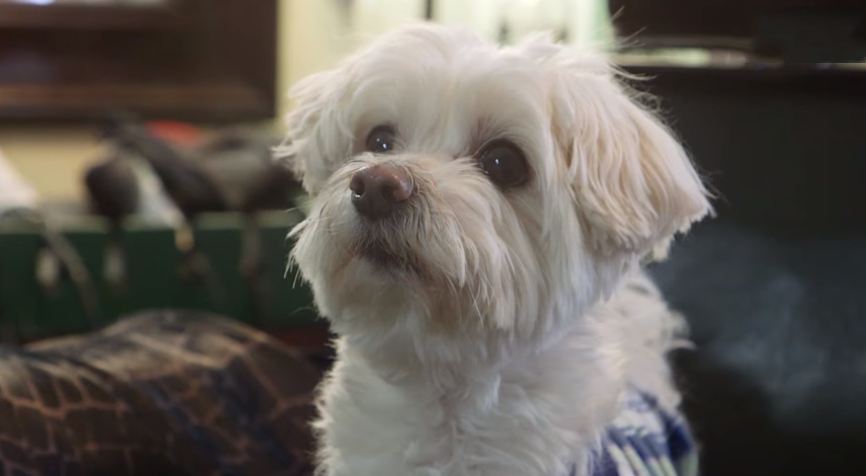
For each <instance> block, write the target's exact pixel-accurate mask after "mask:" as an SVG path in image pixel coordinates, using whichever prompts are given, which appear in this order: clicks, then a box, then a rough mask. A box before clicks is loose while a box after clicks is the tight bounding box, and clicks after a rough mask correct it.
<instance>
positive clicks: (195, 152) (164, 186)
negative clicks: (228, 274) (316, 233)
mask: <svg viewBox="0 0 866 476" xmlns="http://www.w3.org/2000/svg"><path fill="white" fill-rule="evenodd" d="M102 136H103V137H104V139H105V140H107V141H108V142H109V143H110V144H112V146H113V147H112V152H111V157H110V158H109V159H108V160H105V161H102V162H100V163H98V164H96V165H95V166H93V167H92V168H91V169H90V170H88V172H87V174H86V177H85V184H86V186H87V190H88V192H89V195H90V199H91V202H92V203H93V205H94V210H95V211H96V212H98V213H101V214H103V215H105V216H106V218H108V219H109V223H110V225H111V227H110V238H109V246H108V248H107V249H106V250H105V253H106V254H105V259H104V265H103V275H104V277H105V279H106V281H107V282H109V283H111V284H112V285H113V286H114V287H117V288H123V287H125V285H126V281H127V278H128V276H127V272H126V266H125V263H124V256H125V253H124V250H123V248H122V247H121V244H120V241H121V238H120V237H121V229H122V224H123V220H124V219H125V218H126V217H130V216H136V217H139V218H144V219H145V220H146V221H149V222H151V223H161V224H163V225H167V226H169V227H171V228H174V229H176V230H177V235H176V236H177V238H176V241H177V246H178V248H179V250H180V251H181V252H182V253H183V255H184V257H185V258H184V260H183V263H182V264H181V267H182V273H183V275H184V276H185V277H186V279H188V280H189V281H193V282H203V283H205V284H206V285H207V287H208V289H209V290H210V293H211V295H212V296H213V299H214V300H217V301H219V300H221V299H222V298H223V295H224V294H225V293H224V289H223V288H222V287H221V286H220V284H219V280H218V279H217V276H216V274H215V272H214V270H213V266H212V265H211V263H210V260H208V259H207V257H206V256H205V255H204V254H203V253H201V252H200V250H199V247H198V246H197V243H196V240H195V237H194V234H193V232H192V229H191V227H190V225H189V224H190V222H191V221H192V220H194V219H195V217H196V216H197V215H199V214H201V213H208V212H226V211H230V212H240V213H242V214H243V215H244V224H243V230H242V234H241V236H242V242H241V247H242V257H241V260H240V262H239V263H238V268H239V269H238V272H239V273H240V274H241V275H242V276H243V278H244V279H245V282H246V284H247V285H248V286H249V287H250V288H251V289H250V290H251V294H252V296H253V300H254V305H255V308H256V309H255V310H254V314H255V315H263V314H265V313H266V309H265V308H266V307H267V305H266V303H267V302H268V301H269V298H268V293H269V289H268V287H267V282H266V278H265V274H266V273H265V272H264V267H265V264H264V263H262V260H263V256H264V253H263V252H262V250H261V244H260V241H261V240H260V236H259V224H258V221H257V212H259V211H263V210H287V209H289V208H290V207H292V206H293V204H294V198H295V197H296V196H298V195H299V194H300V191H301V186H300V184H299V183H298V182H297V181H296V180H295V179H294V176H293V175H292V173H291V172H290V171H289V170H288V168H286V167H284V166H282V165H280V164H277V163H275V162H274V160H273V159H272V155H273V147H274V146H276V145H277V142H276V141H274V140H271V139H270V137H268V136H266V135H264V134H261V133H258V132H254V131H252V130H246V129H241V128H226V129H223V130H221V131H218V132H216V133H213V134H210V135H208V134H204V133H201V132H200V131H198V130H197V129H196V128H194V127H193V126H190V125H186V126H184V125H183V124H182V123H166V122H158V123H156V124H150V125H147V124H143V123H141V122H140V121H138V120H136V119H135V118H133V117H129V116H128V115H127V114H115V115H112V116H110V117H108V118H107V119H106V120H105V121H104V124H103V127H102ZM161 137H169V138H173V141H172V142H169V141H167V140H163V139H162V138H161ZM174 141H177V142H174Z"/></svg>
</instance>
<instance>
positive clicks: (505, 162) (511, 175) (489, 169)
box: [477, 141, 529, 189]
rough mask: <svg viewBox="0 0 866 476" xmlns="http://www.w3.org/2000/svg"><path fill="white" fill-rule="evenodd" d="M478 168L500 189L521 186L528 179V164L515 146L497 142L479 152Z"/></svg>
mask: <svg viewBox="0 0 866 476" xmlns="http://www.w3.org/2000/svg"><path fill="white" fill-rule="evenodd" d="M477 157H478V166H479V167H481V170H483V171H484V173H485V174H487V176H488V177H490V181H491V182H493V183H495V184H496V185H497V186H499V187H500V188H503V189H504V188H511V187H517V186H518V185H523V184H524V183H525V182H526V180H527V179H529V164H527V163H526V157H525V156H524V155H523V152H521V150H520V149H519V148H517V146H516V145H514V144H512V143H510V142H504V141H501V142H500V141H497V142H495V143H492V144H489V145H488V146H486V147H485V148H484V149H482V150H481V152H480V153H479V154H477Z"/></svg>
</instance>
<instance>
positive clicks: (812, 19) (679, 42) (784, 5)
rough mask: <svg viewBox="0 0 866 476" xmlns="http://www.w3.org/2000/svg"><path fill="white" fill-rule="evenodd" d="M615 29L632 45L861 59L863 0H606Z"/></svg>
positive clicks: (864, 47) (865, 29)
mask: <svg viewBox="0 0 866 476" xmlns="http://www.w3.org/2000/svg"><path fill="white" fill-rule="evenodd" d="M609 7H610V12H611V15H613V18H614V24H615V27H616V30H617V34H618V35H619V36H621V37H623V38H627V39H628V40H629V44H631V45H633V46H634V47H638V48H649V49H651V48H704V49H709V50H731V49H733V50H743V51H747V52H750V53H752V54H754V55H755V57H756V58H760V59H761V61H767V60H770V61H773V60H778V61H782V62H784V63H846V62H860V61H864V60H866V1H864V0H755V1H749V0H746V1H738V2H732V1H721V2H689V1H680V0H637V1H636V0H610V1H609Z"/></svg>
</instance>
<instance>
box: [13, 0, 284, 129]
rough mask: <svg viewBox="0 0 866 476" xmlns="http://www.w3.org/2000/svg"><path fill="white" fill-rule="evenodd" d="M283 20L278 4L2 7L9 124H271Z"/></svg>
mask: <svg viewBox="0 0 866 476" xmlns="http://www.w3.org/2000/svg"><path fill="white" fill-rule="evenodd" d="M277 17H278V15H277V1H276V0H256V1H255V2H250V1H248V0H166V1H164V2H159V3H154V4H149V5H141V4H131V3H128V2H117V3H90V2H82V3H65V4H64V3H56V2H55V3H50V4H47V5H40V4H36V3H20V2H8V1H0V70H2V71H3V73H0V120H5V119H38V120H45V119H48V120H66V119H73V120H80V119H93V118H96V117H99V115H100V114H101V113H102V111H104V110H106V109H125V110H129V111H132V112H135V113H137V114H139V115H142V116H144V117H147V118H154V117H173V118H178V119H183V120H196V121H247V120H259V119H269V118H272V117H273V116H274V113H275V111H276V70H277V66H276V64H277V58H276V50H277ZM10 68H14V72H13V70H12V69H10Z"/></svg>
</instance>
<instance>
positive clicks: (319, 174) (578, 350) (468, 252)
mask: <svg viewBox="0 0 866 476" xmlns="http://www.w3.org/2000/svg"><path fill="white" fill-rule="evenodd" d="M617 76H618V75H617V73H616V71H615V70H614V69H613V68H612V67H610V66H609V65H608V64H607V63H606V62H605V61H604V60H603V59H601V58H598V57H596V56H592V55H587V54H582V53H579V52H575V51H570V50H568V49H566V48H564V47H561V46H559V45H556V44H554V43H553V42H551V41H550V40H549V39H548V38H547V37H537V38H532V39H530V40H528V41H526V42H525V43H523V44H521V45H519V46H517V47H514V48H507V49H499V48H497V47H496V46H493V45H490V44H487V43H485V42H483V41H481V40H479V39H478V38H477V37H475V36H474V35H472V34H471V33H468V32H466V31H464V30H460V29H452V28H446V27H438V26H431V25H415V26H411V27H408V28H405V29H402V30H400V31H397V32H395V33H392V34H390V35H387V36H385V37H383V38H381V39H380V40H378V41H376V42H374V43H373V44H372V45H370V46H369V47H368V48H366V49H365V50H363V51H361V52H360V53H358V54H356V55H355V56H353V57H351V58H349V59H348V60H347V61H345V62H344V63H343V64H341V65H340V66H339V67H338V68H337V69H335V70H334V71H329V72H325V73H321V74H318V75H314V76H312V77H310V78H308V79H306V80H304V81H303V82H302V83H300V84H299V85H298V86H297V87H296V88H295V89H294V97H295V100H296V108H295V109H294V112H293V113H292V114H291V115H290V117H289V125H290V133H289V137H288V139H287V141H286V144H285V146H284V147H283V148H282V149H281V150H280V153H281V155H283V156H285V157H287V158H288V159H289V163H290V164H291V166H292V167H293V169H294V171H295V172H297V173H298V174H299V175H300V176H301V177H302V178H303V181H304V185H305V187H306V188H307V190H308V191H309V192H310V193H311V194H312V195H313V196H314V197H315V200H314V203H313V206H312V211H311V213H310V214H309V217H308V218H307V219H306V220H305V221H304V222H303V223H301V224H300V225H299V226H298V227H297V228H296V229H295V230H293V232H292V233H293V235H294V236H295V237H296V238H297V243H296V245H295V247H294V251H293V259H294V261H295V262H296V264H297V266H298V268H299V270H300V273H301V276H302V277H303V279H305V280H306V281H307V282H309V283H310V285H311V286H312V288H313V291H314V295H315V302H316V305H317V306H318V309H319V310H320V312H321V313H322V315H324V316H326V317H327V318H328V319H329V320H330V322H331V324H332V328H333V330H334V331H335V332H336V333H337V334H338V335H339V338H338V340H337V342H336V345H337V350H338V356H339V357H338V362H337V363H336V365H335V367H334V369H333V371H332V372H331V374H330V376H329V378H328V379H327V380H326V381H325V382H324V384H323V386H322V388H321V399H320V402H319V411H320V417H319V419H318V421H317V422H316V428H317V429H318V431H319V437H320V440H319V456H320V458H321V470H322V472H323V474H326V475H329V476H343V475H359V476H406V475H425V476H438V475H442V476H446V475H448V476H452V475H453V476H457V475H461V476H464V475H479V476H481V475H484V476H493V475H496V476H509V475H515V476H516V475H520V476H536V475H537V476H561V475H565V474H567V472H568V468H569V467H570V465H572V464H577V465H578V467H579V468H582V469H584V470H585V469H586V468H587V467H588V464H589V462H590V461H589V459H590V455H591V454H592V450H593V449H594V445H596V444H597V442H598V439H599V437H600V435H601V433H602V432H603V430H604V428H605V426H606V425H607V424H608V423H609V422H610V421H611V420H612V418H613V417H614V415H615V414H616V412H617V410H618V407H617V403H618V399H619V397H620V396H621V395H622V393H623V391H624V389H625V388H626V386H627V385H631V386H636V387H638V388H640V389H642V390H644V391H647V392H650V393H652V394H654V395H656V396H658V397H659V399H660V401H661V402H662V403H663V404H664V405H667V406H669V407H674V406H676V405H677V404H678V394H677V392H676V391H675V390H674V388H673V386H672V385H671V383H670V378H669V371H668V367H667V364H666V362H665V353H666V352H667V351H668V350H670V349H671V348H672V347H674V346H675V345H677V344H678V340H677V339H678V335H679V334H678V330H679V327H680V324H679V319H677V318H676V317H675V316H674V315H673V314H672V313H671V312H670V311H668V309H667V307H666V305H665V303H664V301H663V300H662V298H661V297H660V296H659V293H658V291H657V290H656V289H655V287H654V286H653V285H652V283H651V282H650V281H649V280H648V279H647V278H646V277H645V276H644V275H643V274H642V272H640V271H639V270H638V264H639V262H640V260H642V259H644V258H646V257H647V256H655V255H658V254H663V253H664V252H665V250H666V248H667V244H668V243H669V242H670V240H671V238H672V237H673V236H674V234H675V233H676V232H678V231H682V230H685V229H686V228H687V227H688V226H689V224H691V223H692V222H693V221H695V220H697V219H699V218H700V217H702V216H703V215H704V214H706V213H707V212H708V211H709V204H708V202H707V197H706V195H707V194H706V190H705V189H704V187H703V185H702V183H701V181H700V179H699V177H698V175H697V173H696V172H695V170H694V168H693V167H692V165H691V163H690V161H689V160H688V158H687V157H686V155H685V153H684V152H683V150H682V148H681V147H680V145H679V144H678V143H677V142H676V141H675V140H674V138H673V137H672V136H671V134H670V133H669V131H668V130H667V129H666V128H665V127H664V126H663V125H662V124H661V123H660V122H659V121H658V120H657V119H656V118H655V116H654V115H653V114H651V113H650V112H649V111H647V110H646V109H645V108H644V107H643V106H641V105H640V104H639V103H638V102H637V100H636V97H635V95H634V94H631V93H630V92H629V91H628V90H627V89H625V88H624V87H623V86H622V85H621V84H620V81H619V80H618V78H617ZM383 124H386V125H390V126H392V127H393V128H394V129H395V130H396V131H397V140H398V145H397V147H396V150H395V151H394V152H393V153H391V154H389V155H373V154H369V153H364V152H363V149H364V147H363V146H364V143H365V138H366V136H367V134H368V133H369V132H370V131H371V130H372V129H373V128H375V127H377V126H379V125H383ZM502 138H506V139H509V140H510V141H512V142H513V143H514V144H516V145H517V146H519V147H520V148H521V149H522V150H523V152H524V153H525V155H526V157H527V160H528V163H529V167H530V170H531V174H530V177H529V179H528V181H527V182H526V183H525V184H524V185H522V186H520V187H517V188H514V189H509V190H500V189H499V188H497V187H496V186H495V185H494V184H493V183H491V181H490V180H489V179H488V177H487V176H486V175H485V174H484V173H482V172H481V170H479V168H478V166H477V164H476V162H475V160H474V159H473V158H472V157H473V154H474V153H475V152H476V151H477V149H478V147H480V146H481V145H482V144H484V143H486V142H487V141H490V140H493V139H502ZM371 164H388V165H391V166H394V167H398V168H400V169H401V170H402V171H404V172H405V173H406V174H407V175H408V176H409V177H411V180H412V182H413V185H414V193H413V194H412V196H411V198H410V200H408V201H407V202H406V203H405V204H402V205H401V207H400V210H398V212H397V213H395V214H394V215H393V216H390V217H388V218H387V219H385V220H381V221H377V222H371V221H368V220H365V219H364V218H363V217H360V216H359V215H358V214H357V212H356V210H355V209H354V207H353V206H352V204H351V200H350V191H349V189H348V183H349V180H350V178H351V177H352V175H353V174H354V173H355V172H356V171H358V170H360V169H361V168H363V167H365V166H368V165H371Z"/></svg>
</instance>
